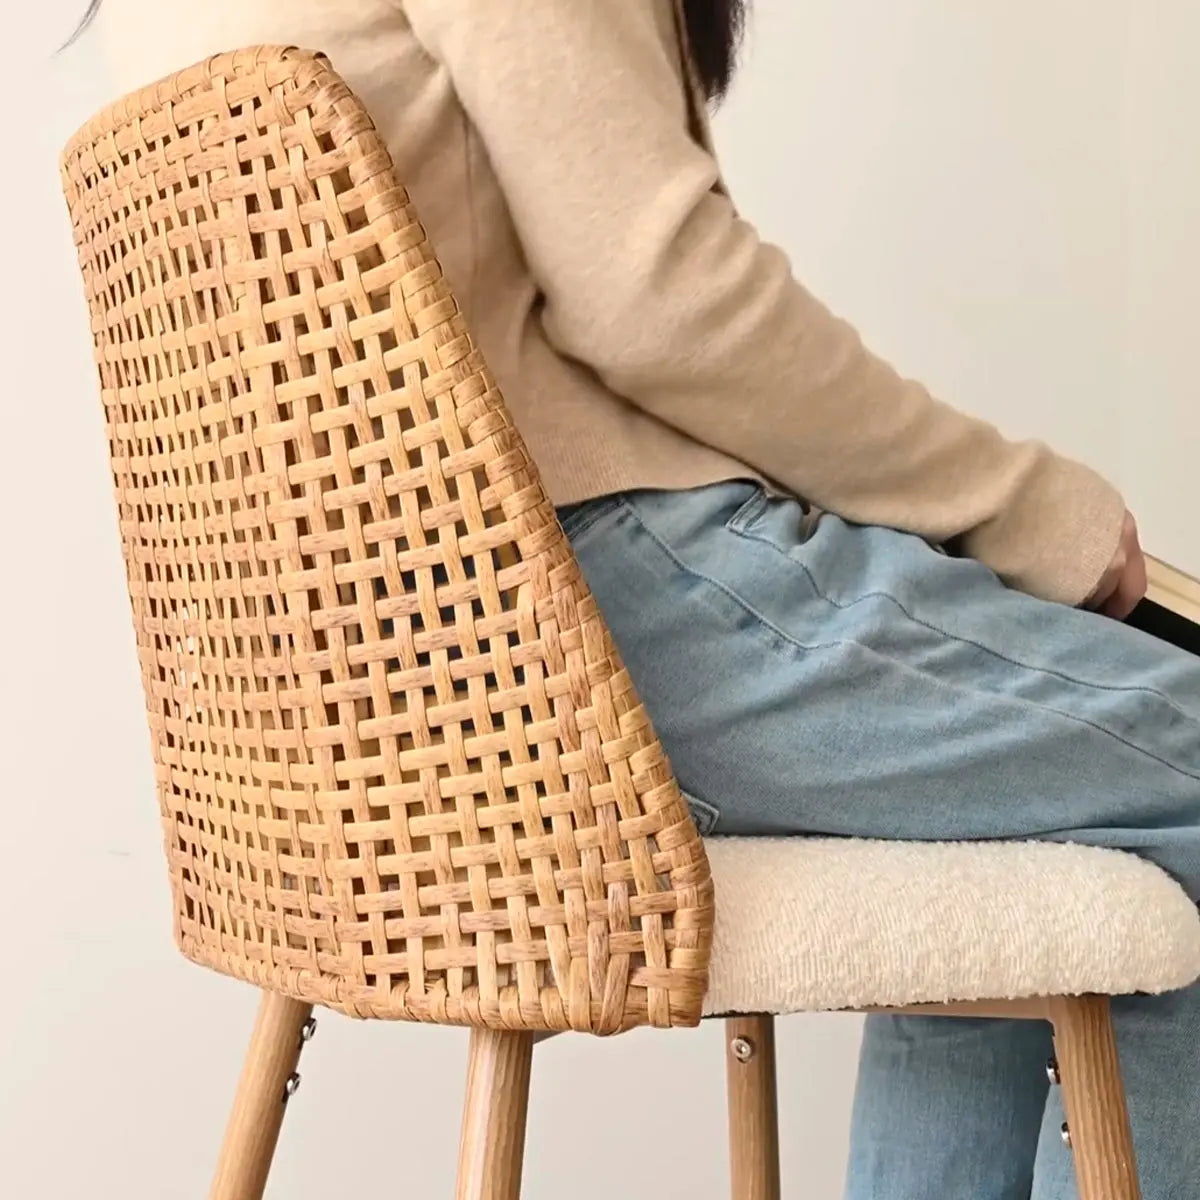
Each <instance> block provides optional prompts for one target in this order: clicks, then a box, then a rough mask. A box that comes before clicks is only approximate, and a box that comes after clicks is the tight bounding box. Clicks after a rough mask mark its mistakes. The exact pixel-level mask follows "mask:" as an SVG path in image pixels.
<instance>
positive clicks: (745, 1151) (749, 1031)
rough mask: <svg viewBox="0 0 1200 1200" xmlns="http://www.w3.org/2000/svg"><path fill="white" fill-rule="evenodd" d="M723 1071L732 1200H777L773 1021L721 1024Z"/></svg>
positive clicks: (733, 1020) (746, 1019)
mask: <svg viewBox="0 0 1200 1200" xmlns="http://www.w3.org/2000/svg"><path fill="white" fill-rule="evenodd" d="M725 1071H726V1077H727V1080H728V1086H729V1171H730V1183H731V1185H732V1196H733V1200H779V1115H778V1111H777V1105H776V1096H775V1018H774V1017H730V1018H729V1019H728V1020H726V1022H725Z"/></svg>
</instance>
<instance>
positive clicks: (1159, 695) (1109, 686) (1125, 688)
mask: <svg viewBox="0 0 1200 1200" xmlns="http://www.w3.org/2000/svg"><path fill="white" fill-rule="evenodd" d="M730 533H733V534H735V535H736V536H737V537H741V538H745V539H746V540H747V541H752V542H758V543H759V544H760V545H763V546H769V547H770V548H771V549H772V550H774V551H775V553H776V554H778V555H780V557H782V558H785V559H787V561H788V562H789V563H791V564H792V566H794V567H797V568H799V569H800V570H801V571H803V572H804V574H805V575H806V576H807V577H808V581H809V583H811V584H812V587H813V591H815V592H816V593H817V595H818V596H820V597H821V599H822V600H824V601H825V602H826V603H827V604H832V605H833V607H834V608H836V609H839V610H840V611H842V612H846V611H847V610H849V609H851V608H854V607H855V606H856V605H858V604H861V603H862V602H863V601H864V600H888V601H890V602H891V603H892V604H894V605H895V606H896V607H897V608H898V609H899V610H900V611H901V612H902V613H903V614H904V615H905V616H906V617H907V618H908V619H909V620H910V621H912V622H913V623H914V624H916V625H921V626H923V627H924V628H926V629H928V630H930V631H931V632H933V633H939V634H941V635H942V637H945V638H949V639H950V640H951V641H955V642H961V643H963V645H966V646H974V647H975V649H976V650H982V651H983V653H984V654H990V655H991V656H992V657H993V658H998V659H999V660H1000V661H1001V662H1005V663H1008V664H1009V666H1012V667H1020V668H1021V669H1022V670H1024V671H1036V672H1038V674H1040V675H1048V676H1050V678H1052V679H1061V680H1062V681H1063V682H1064V683H1073V684H1075V686H1076V687H1083V688H1092V689H1093V690H1094V691H1097V692H1113V693H1116V694H1117V695H1139V696H1153V697H1155V699H1157V700H1161V701H1162V702H1163V703H1164V704H1166V705H1167V706H1168V707H1169V708H1170V709H1171V710H1172V711H1174V712H1176V713H1178V714H1179V715H1180V716H1181V717H1183V719H1184V720H1185V721H1192V720H1194V719H1195V718H1194V717H1192V715H1191V713H1188V712H1186V711H1185V710H1184V709H1182V708H1180V707H1179V705H1178V704H1176V703H1175V701H1174V700H1172V699H1171V697H1170V696H1168V695H1167V694H1166V693H1165V692H1160V691H1158V689H1157V688H1150V687H1141V686H1138V685H1137V684H1133V685H1125V684H1117V683H1096V682H1095V681H1093V680H1090V679H1077V678H1076V677H1075V676H1073V675H1068V674H1067V673H1066V672H1065V671H1059V670H1056V669H1055V668H1053V667H1047V666H1041V665H1035V664H1033V663H1027V662H1022V661H1021V660H1020V659H1018V658H1012V657H1010V656H1009V655H1007V654H1002V653H1001V652H1000V651H999V650H997V649H996V648H995V647H994V646H985V645H984V644H983V643H982V642H977V641H975V639H974V638H969V637H963V636H962V635H961V634H958V633H951V632H950V631H949V630H947V629H943V628H942V627H941V626H940V625H935V624H934V623H933V622H932V621H930V620H927V619H926V618H925V617H918V616H917V615H916V614H915V613H913V612H910V611H909V610H908V609H907V608H905V606H904V605H903V603H901V601H899V600H897V599H896V597H895V596H893V595H891V594H890V593H889V592H880V591H871V592H863V594H862V595H861V596H859V597H858V598H857V599H855V600H848V601H841V600H835V599H834V598H833V597H832V596H830V595H829V593H828V592H826V591H824V590H823V589H822V588H821V586H820V584H818V583H817V581H816V579H815V578H814V577H813V573H812V571H810V570H809V569H808V567H807V566H805V565H804V563H802V562H797V561H796V559H794V558H792V556H791V555H790V554H788V553H787V551H786V550H784V549H783V548H782V547H780V546H778V545H776V543H775V542H773V541H771V539H770V538H768V537H763V535H762V534H759V533H753V532H750V531H748V530H744V529H731V530H730ZM1052 711H1056V710H1052ZM1114 736H1118V735H1115V734H1114Z"/></svg>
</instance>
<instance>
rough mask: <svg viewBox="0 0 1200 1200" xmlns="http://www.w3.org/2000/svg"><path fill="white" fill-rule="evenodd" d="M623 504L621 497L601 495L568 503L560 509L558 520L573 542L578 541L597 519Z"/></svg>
mask: <svg viewBox="0 0 1200 1200" xmlns="http://www.w3.org/2000/svg"><path fill="white" fill-rule="evenodd" d="M620 506H621V497H620V496H619V495H615V496H601V497H600V498H599V499H597V500H584V501H583V502H582V503H581V504H567V505H564V506H563V507H562V508H560V509H559V510H558V521H559V524H560V525H561V526H562V527H563V532H564V533H565V534H566V535H567V538H568V540H569V541H571V542H572V543H574V542H576V541H578V540H579V539H580V538H581V537H583V535H584V534H585V533H587V531H588V530H589V529H591V527H592V526H593V525H595V524H596V522H597V521H600V520H602V519H603V518H604V517H606V516H608V514H609V513H610V512H613V511H614V510H615V509H617V508H619V507H620Z"/></svg>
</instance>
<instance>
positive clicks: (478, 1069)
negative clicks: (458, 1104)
mask: <svg viewBox="0 0 1200 1200" xmlns="http://www.w3.org/2000/svg"><path fill="white" fill-rule="evenodd" d="M533 1043H534V1035H533V1034H531V1033H500V1032H497V1031H496V1030H493V1029H473V1030H472V1031H471V1049H470V1061H469V1063H468V1067H467V1099H466V1104H465V1106H464V1109H463V1124H462V1141H461V1142H460V1144H459V1151H458V1190H457V1192H456V1193H455V1194H456V1197H457V1200H519V1197H520V1195H521V1167H522V1163H523V1159H524V1156H525V1117H526V1113H527V1112H528V1109H529V1076H530V1072H531V1070H532V1065H533Z"/></svg>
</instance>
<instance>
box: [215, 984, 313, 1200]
mask: <svg viewBox="0 0 1200 1200" xmlns="http://www.w3.org/2000/svg"><path fill="white" fill-rule="evenodd" d="M311 1013H312V1005H311V1004H304V1003H302V1002H301V1001H299V1000H291V999H289V998H288V997H287V996H281V995H279V994H278V993H277V992H264V993H263V997H262V1000H261V1002H260V1003H259V1006H258V1016H257V1018H256V1019H255V1022H254V1032H253V1034H251V1037H250V1048H249V1049H248V1050H247V1051H246V1058H245V1061H244V1062H243V1064H242V1077H241V1079H240V1080H239V1082H238V1089H237V1096H236V1097H235V1098H234V1101H233V1111H232V1112H231V1113H230V1114H229V1124H228V1125H227V1126H226V1127H225V1141H224V1143H223V1144H222V1146H221V1157H220V1159H219V1160H218V1162H217V1171H216V1174H215V1176H214V1177H213V1183H212V1189H211V1190H210V1192H209V1193H208V1195H209V1200H262V1194H263V1190H264V1189H265V1188H266V1186H267V1174H268V1173H269V1172H270V1170H271V1159H272V1158H273V1157H274V1154H275V1143H276V1142H277V1141H278V1139H279V1127H280V1126H281V1125H282V1124H283V1110H284V1107H285V1106H286V1104H287V1098H288V1096H289V1095H290V1094H291V1091H292V1090H293V1087H294V1084H293V1083H292V1082H291V1081H292V1078H293V1073H294V1072H295V1070H296V1063H297V1062H298V1061H299V1058H300V1050H301V1048H302V1046H303V1044H304V1042H305V1040H306V1039H307V1037H308V1036H310V1035H311V1029H312V1026H311V1025H309V1024H308V1022H309V1020H310V1015H311ZM298 1080H299V1076H296V1081H297V1082H298Z"/></svg>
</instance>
